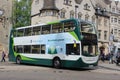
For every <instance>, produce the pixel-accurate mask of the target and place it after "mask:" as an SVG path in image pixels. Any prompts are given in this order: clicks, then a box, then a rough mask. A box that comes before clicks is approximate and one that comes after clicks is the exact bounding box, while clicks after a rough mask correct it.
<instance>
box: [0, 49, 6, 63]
mask: <svg viewBox="0 0 120 80" xmlns="http://www.w3.org/2000/svg"><path fill="white" fill-rule="evenodd" d="M5 56H6V54H5V52H4V51H3V52H2V59H1V62H3V61H4V62H5Z"/></svg>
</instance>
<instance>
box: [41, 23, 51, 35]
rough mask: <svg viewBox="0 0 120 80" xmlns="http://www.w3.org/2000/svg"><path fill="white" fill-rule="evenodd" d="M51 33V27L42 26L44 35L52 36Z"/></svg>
mask: <svg viewBox="0 0 120 80" xmlns="http://www.w3.org/2000/svg"><path fill="white" fill-rule="evenodd" d="M50 32H51V25H45V26H42V34H50Z"/></svg>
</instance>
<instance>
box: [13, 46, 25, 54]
mask: <svg viewBox="0 0 120 80" xmlns="http://www.w3.org/2000/svg"><path fill="white" fill-rule="evenodd" d="M14 51H15V52H17V53H23V46H20V45H19V46H14Z"/></svg>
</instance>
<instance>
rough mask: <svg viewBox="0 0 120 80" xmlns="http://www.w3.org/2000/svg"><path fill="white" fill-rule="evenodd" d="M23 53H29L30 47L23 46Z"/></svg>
mask: <svg viewBox="0 0 120 80" xmlns="http://www.w3.org/2000/svg"><path fill="white" fill-rule="evenodd" d="M24 53H31V45H25V46H24Z"/></svg>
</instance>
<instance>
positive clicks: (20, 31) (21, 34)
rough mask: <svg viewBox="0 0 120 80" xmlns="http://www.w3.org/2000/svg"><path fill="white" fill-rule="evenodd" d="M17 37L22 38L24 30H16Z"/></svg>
mask: <svg viewBox="0 0 120 80" xmlns="http://www.w3.org/2000/svg"><path fill="white" fill-rule="evenodd" d="M16 36H17V37H20V36H24V29H19V30H17V35H16Z"/></svg>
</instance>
